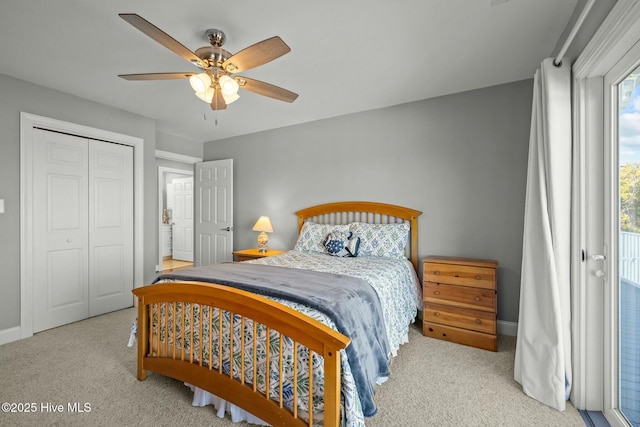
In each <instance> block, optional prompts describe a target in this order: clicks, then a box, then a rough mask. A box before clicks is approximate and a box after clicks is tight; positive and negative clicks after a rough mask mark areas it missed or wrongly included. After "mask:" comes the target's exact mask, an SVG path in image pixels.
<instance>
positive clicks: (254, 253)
mask: <svg viewBox="0 0 640 427" xmlns="http://www.w3.org/2000/svg"><path fill="white" fill-rule="evenodd" d="M282 252H284V251H279V250H277V249H267V251H266V252H260V251H259V250H258V248H251V249H243V250H241V251H233V260H234V261H236V262H240V261H248V260H250V259H256V258H264V257H266V256H273V255H278V254H281V253H282Z"/></svg>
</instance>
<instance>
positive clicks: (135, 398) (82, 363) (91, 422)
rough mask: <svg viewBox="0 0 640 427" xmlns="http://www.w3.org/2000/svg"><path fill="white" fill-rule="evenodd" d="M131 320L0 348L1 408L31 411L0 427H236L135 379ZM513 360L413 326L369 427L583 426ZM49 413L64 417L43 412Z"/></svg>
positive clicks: (509, 343)
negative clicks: (523, 379) (529, 386)
mask: <svg viewBox="0 0 640 427" xmlns="http://www.w3.org/2000/svg"><path fill="white" fill-rule="evenodd" d="M135 317H136V312H135V311H134V309H126V310H121V311H118V312H115V313H110V314H106V315H103V316H98V317H94V318H91V319H88V320H85V321H82V322H77V323H73V324H71V325H67V326H63V327H60V328H56V329H52V330H49V331H45V332H41V333H38V334H36V335H34V336H33V337H31V338H28V339H25V340H21V341H17V342H13V343H9V344H5V345H3V346H0V402H14V403H23V404H24V403H35V404H36V407H37V411H36V412H35V413H3V412H0V425H2V426H14V425H15V426H31V425H46V426H51V425H54V426H114V425H118V426H178V425H189V426H213V427H217V426H227V427H229V426H234V424H233V423H231V421H230V420H229V419H219V418H218V417H216V416H215V413H214V411H213V409H212V408H211V407H205V408H196V407H192V406H191V397H192V393H191V391H190V390H189V389H188V388H187V387H185V386H184V385H183V384H182V383H180V382H178V381H176V380H173V379H169V378H165V377H162V376H160V375H157V374H150V376H149V378H148V379H147V380H146V381H143V382H140V381H138V380H137V379H136V376H135V371H136V350H135V348H128V347H126V343H127V340H128V338H129V328H130V326H131V323H132V321H133V320H134V319H135ZM514 352H515V338H513V337H503V336H501V337H500V340H499V352H498V353H492V352H488V351H484V350H478V349H475V348H470V347H465V346H461V345H456V344H451V343H447V342H443V341H438V340H433V339H430V338H425V337H423V336H422V334H421V333H420V330H419V329H418V327H412V328H411V332H410V342H409V343H408V344H406V345H404V346H402V348H401V349H400V352H399V354H398V356H397V357H396V358H395V359H394V361H393V364H392V366H391V377H390V379H389V381H387V383H385V384H383V385H382V386H380V387H378V389H377V391H376V397H375V400H376V403H377V404H378V407H379V410H378V414H377V415H376V416H375V417H373V418H370V419H368V420H367V426H369V427H377V426H379V427H382V426H384V427H389V426H398V427H400V426H402V427H406V426H509V427H512V426H584V425H585V424H584V422H583V421H582V418H581V417H580V414H579V413H578V411H577V410H576V409H575V408H573V407H572V406H570V405H569V407H568V408H567V410H566V411H564V412H558V411H555V410H553V409H551V408H549V407H546V406H544V405H542V404H540V403H538V402H536V401H535V400H533V399H531V398H529V397H527V396H525V395H524V394H523V393H522V391H521V388H520V386H519V385H518V384H517V383H516V382H514V381H513V360H514ZM69 403H71V404H72V405H73V404H74V403H78V404H79V406H80V407H83V406H84V404H85V403H88V404H90V412H84V413H70V412H69V411H68V404H69ZM47 404H51V406H47ZM57 405H62V406H63V412H62V413H60V412H51V411H52V409H53V407H55V406H57ZM47 408H50V409H49V412H47ZM239 425H246V424H245V423H242V424H239Z"/></svg>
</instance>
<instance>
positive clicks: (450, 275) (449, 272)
mask: <svg viewBox="0 0 640 427" xmlns="http://www.w3.org/2000/svg"><path fill="white" fill-rule="evenodd" d="M423 278H424V281H426V282H437V283H447V284H451V285H463V286H472V287H475V288H484V289H495V286H496V285H495V284H496V270H495V268H485V267H477V266H469V265H453V264H440V263H434V262H425V263H424V272H423Z"/></svg>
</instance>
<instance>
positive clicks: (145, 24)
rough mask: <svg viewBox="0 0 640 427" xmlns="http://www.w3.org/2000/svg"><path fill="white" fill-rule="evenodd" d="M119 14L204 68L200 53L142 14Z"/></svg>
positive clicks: (162, 43)
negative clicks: (193, 50)
mask: <svg viewBox="0 0 640 427" xmlns="http://www.w3.org/2000/svg"><path fill="white" fill-rule="evenodd" d="M118 16H120V17H121V18H122V19H124V20H125V21H127V22H128V23H129V24H131V25H133V26H134V27H136V28H137V29H138V30H140V31H142V32H143V33H145V34H146V35H148V36H149V37H151V38H152V39H153V40H155V41H157V42H158V43H160V44H161V45H162V46H164V47H166V48H167V49H169V50H171V51H172V52H174V53H175V54H177V55H178V56H181V57H183V58H184V59H186V60H187V61H189V62H191V63H192V64H194V65H197V66H199V67H201V68H204V64H203V62H202V59H201V58H200V57H199V56H198V55H196V54H195V53H193V52H192V51H191V50H189V49H188V48H186V47H185V46H184V45H183V44H182V43H180V42H179V41H177V40H176V39H174V38H173V37H171V36H170V35H169V34H167V33H165V32H164V31H162V30H161V29H160V28H158V27H156V26H155V25H153V24H152V23H151V22H149V21H147V20H146V19H144V18H143V17H141V16H140V15H138V14H135V13H120V14H118Z"/></svg>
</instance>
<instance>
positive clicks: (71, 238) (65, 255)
mask: <svg viewBox="0 0 640 427" xmlns="http://www.w3.org/2000/svg"><path fill="white" fill-rule="evenodd" d="M33 132H34V134H33V137H34V139H33V141H34V143H33V167H32V170H33V179H32V185H33V188H32V195H33V197H32V199H31V203H32V212H33V236H34V238H33V247H32V251H33V252H32V253H33V260H34V261H33V271H32V277H33V331H34V332H38V331H42V330H45V329H49V328H54V327H57V326H60V325H64V324H67V323H71V322H75V321H78V320H82V319H86V318H87V317H91V316H96V315H99V314H104V313H107V312H110V311H115V310H119V309H122V308H126V307H131V306H132V305H133V298H132V294H131V290H132V289H133V282H134V262H133V258H134V253H133V249H134V247H133V246H134V245H133V241H134V203H133V202H134V200H133V191H134V187H133V147H131V146H126V145H121V144H116V143H110V142H106V141H100V140H94V139H88V138H82V137H78V136H73V135H69V134H65V133H59V132H53V131H48V130H43V129H34V130H33Z"/></svg>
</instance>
